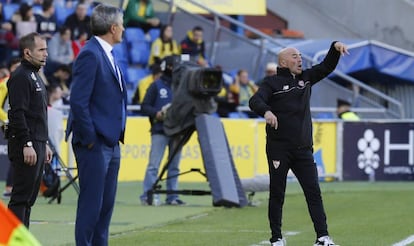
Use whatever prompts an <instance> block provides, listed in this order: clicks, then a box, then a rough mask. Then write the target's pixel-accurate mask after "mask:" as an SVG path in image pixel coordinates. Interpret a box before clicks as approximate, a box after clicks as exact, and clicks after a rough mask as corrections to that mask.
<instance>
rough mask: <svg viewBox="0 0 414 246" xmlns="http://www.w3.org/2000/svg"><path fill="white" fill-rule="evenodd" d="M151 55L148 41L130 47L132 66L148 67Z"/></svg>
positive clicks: (132, 44)
mask: <svg viewBox="0 0 414 246" xmlns="http://www.w3.org/2000/svg"><path fill="white" fill-rule="evenodd" d="M149 55H150V46H149V43H148V42H146V41H141V42H134V43H131V44H130V46H129V58H130V59H129V61H130V63H131V64H137V65H141V66H144V67H145V66H146V65H147V63H148V58H149Z"/></svg>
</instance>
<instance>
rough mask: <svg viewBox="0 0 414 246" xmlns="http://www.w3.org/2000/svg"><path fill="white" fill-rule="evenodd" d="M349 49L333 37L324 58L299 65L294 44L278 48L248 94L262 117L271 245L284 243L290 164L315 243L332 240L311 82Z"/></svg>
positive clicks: (328, 244) (333, 65) (334, 63)
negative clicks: (273, 64)
mask: <svg viewBox="0 0 414 246" xmlns="http://www.w3.org/2000/svg"><path fill="white" fill-rule="evenodd" d="M344 54H348V50H347V47H346V46H345V45H344V44H343V43H341V42H333V43H332V45H331V47H330V49H329V52H328V54H327V55H326V57H325V59H324V60H323V61H322V62H321V63H320V64H318V65H315V66H313V67H312V68H310V69H307V70H304V71H302V58H301V54H300V52H299V51H298V50H297V49H295V48H291V47H289V48H285V49H283V50H281V51H280V53H279V64H278V70H277V75H274V76H270V77H267V78H266V79H265V80H264V82H263V84H262V85H261V86H260V88H259V90H258V91H257V93H256V94H255V95H254V96H252V98H251V99H250V102H249V105H250V108H251V109H252V110H253V111H254V112H256V113H257V114H258V115H261V116H263V117H264V118H265V120H266V124H267V125H266V135H267V137H266V155H267V160H268V165H269V174H270V196H269V214H268V215H269V221H270V228H271V231H272V237H271V239H270V242H271V243H272V246H284V245H285V240H284V239H283V238H282V233H281V226H282V206H283V202H284V197H285V189H286V177H287V173H288V171H289V169H292V171H293V173H294V174H295V176H296V177H297V179H298V181H299V183H300V184H301V186H302V189H303V191H304V193H305V197H306V202H307V204H308V209H309V213H310V216H311V218H312V221H313V224H314V229H315V232H316V235H317V239H316V242H315V244H314V245H325V246H330V245H335V244H334V243H333V241H332V240H331V238H330V237H329V234H328V229H327V224H326V215H325V211H324V208H323V203H322V198H321V191H320V188H319V183H318V173H317V169H316V165H315V162H314V159H313V153H312V151H313V143H312V120H311V112H310V96H311V87H312V86H313V85H314V84H315V83H317V82H318V81H320V80H322V79H323V78H325V77H326V76H328V74H330V73H331V72H332V71H333V70H334V69H335V67H336V65H337V64H338V61H339V57H340V55H344Z"/></svg>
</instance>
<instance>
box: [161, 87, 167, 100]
mask: <svg viewBox="0 0 414 246" xmlns="http://www.w3.org/2000/svg"><path fill="white" fill-rule="evenodd" d="M160 98H168V91H167V89H165V88H161V89H160Z"/></svg>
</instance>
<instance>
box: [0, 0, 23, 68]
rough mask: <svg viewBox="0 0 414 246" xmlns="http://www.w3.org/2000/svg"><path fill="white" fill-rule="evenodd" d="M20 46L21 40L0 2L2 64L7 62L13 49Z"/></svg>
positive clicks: (0, 51) (0, 55) (0, 60)
mask: <svg viewBox="0 0 414 246" xmlns="http://www.w3.org/2000/svg"><path fill="white" fill-rule="evenodd" d="M18 48H19V40H18V39H17V38H16V36H15V35H14V33H13V25H12V23H10V22H8V21H6V20H5V19H4V15H3V3H2V2H0V64H7V63H8V61H9V59H10V57H11V55H12V50H13V49H14V50H17V49H18Z"/></svg>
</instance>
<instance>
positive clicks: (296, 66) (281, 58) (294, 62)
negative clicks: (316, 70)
mask: <svg viewBox="0 0 414 246" xmlns="http://www.w3.org/2000/svg"><path fill="white" fill-rule="evenodd" d="M278 63H279V67H282V68H288V69H289V71H290V72H291V73H292V74H295V75H298V74H301V73H302V56H301V54H300V52H299V50H297V49H296V48H293V47H287V48H284V49H282V50H280V52H279V54H278Z"/></svg>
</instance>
